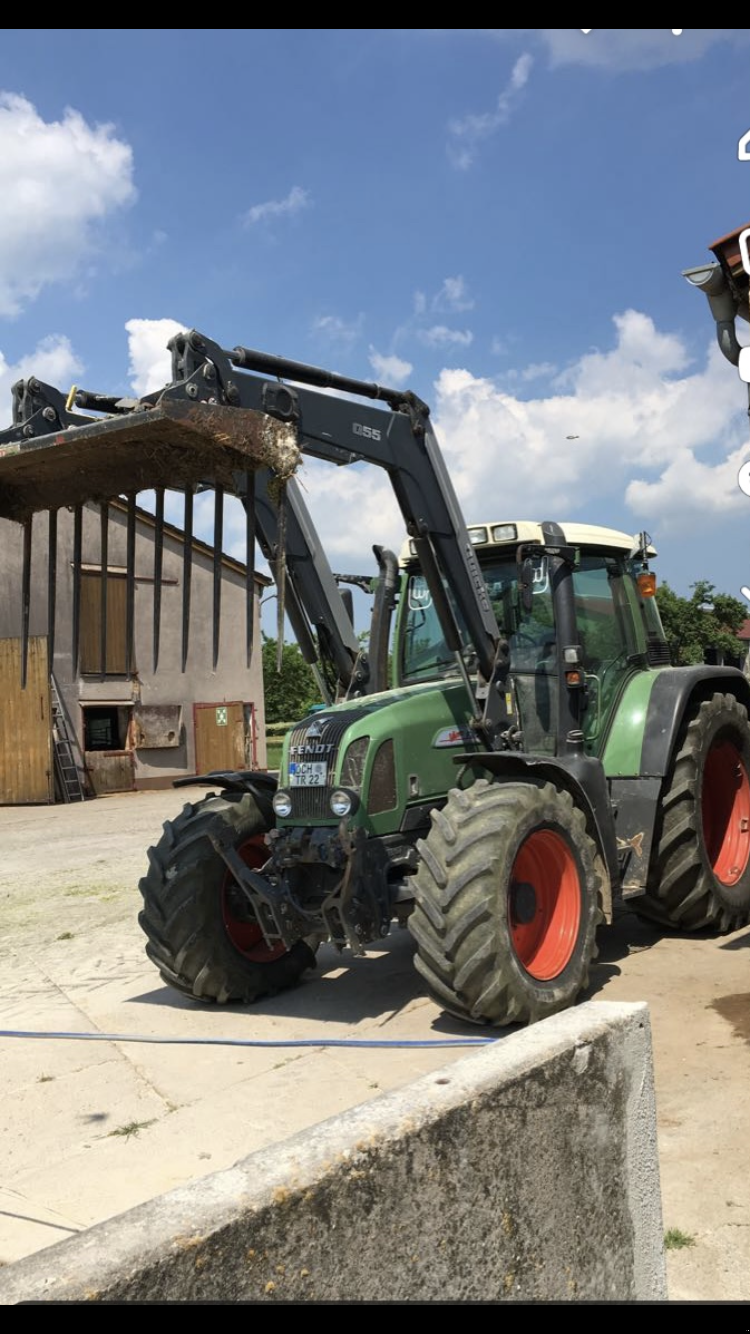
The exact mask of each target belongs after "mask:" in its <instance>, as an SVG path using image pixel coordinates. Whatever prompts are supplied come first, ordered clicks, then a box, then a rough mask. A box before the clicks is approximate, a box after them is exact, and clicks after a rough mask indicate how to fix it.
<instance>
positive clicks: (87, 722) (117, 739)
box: [83, 704, 130, 752]
mask: <svg viewBox="0 0 750 1334" xmlns="http://www.w3.org/2000/svg"><path fill="white" fill-rule="evenodd" d="M129 727H130V708H129V707H127V706H123V705H118V704H102V705H96V706H92V705H90V704H89V705H86V706H85V707H84V710H83V748H84V750H86V751H88V752H92V751H122V750H127V749H128V730H129Z"/></svg>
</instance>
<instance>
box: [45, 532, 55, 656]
mask: <svg viewBox="0 0 750 1334" xmlns="http://www.w3.org/2000/svg"><path fill="white" fill-rule="evenodd" d="M48 545H49V557H48V560H49V563H48V566H47V657H48V660H49V670H50V675H51V674H52V672H53V671H54V665H55V615H56V611H57V510H50V512H49V544H48Z"/></svg>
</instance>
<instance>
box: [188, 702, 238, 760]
mask: <svg viewBox="0 0 750 1334" xmlns="http://www.w3.org/2000/svg"><path fill="white" fill-rule="evenodd" d="M194 716H195V768H196V773H199V774H210V773H213V772H215V771H221V770H224V769H229V770H237V769H245V768H246V767H247V766H246V763H245V706H244V704H196V705H195V711H194Z"/></svg>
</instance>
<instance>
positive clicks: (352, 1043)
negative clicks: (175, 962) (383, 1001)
mask: <svg viewBox="0 0 750 1334" xmlns="http://www.w3.org/2000/svg"><path fill="white" fill-rule="evenodd" d="M0 1038H26V1039H27V1040H29V1041H33V1042H44V1041H48V1042H137V1043H142V1044H145V1045H152V1046H159V1047H254V1048H260V1049H261V1050H289V1049H297V1048H318V1049H320V1048H328V1047H335V1048H348V1049H352V1050H356V1051H375V1050H379V1051H404V1050H405V1051H429V1050H438V1049H440V1048H443V1049H452V1048H460V1047H488V1046H491V1044H492V1043H493V1042H496V1041H497V1039H496V1038H412V1039H407V1038H404V1039H402V1040H398V1039H390V1040H388V1039H385V1038H382V1039H381V1038H292V1039H288V1040H285V1041H281V1040H279V1041H273V1040H272V1041H261V1040H260V1039H257V1038H160V1037H144V1036H142V1035H140V1034H134V1033H42V1032H38V1033H37V1032H24V1031H22V1030H21V1029H13V1028H0Z"/></svg>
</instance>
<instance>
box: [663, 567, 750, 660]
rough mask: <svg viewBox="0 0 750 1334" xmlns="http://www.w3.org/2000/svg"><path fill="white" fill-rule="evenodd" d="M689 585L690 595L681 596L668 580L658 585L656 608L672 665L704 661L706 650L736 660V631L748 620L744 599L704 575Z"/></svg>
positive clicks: (737, 651) (739, 653) (737, 656)
mask: <svg viewBox="0 0 750 1334" xmlns="http://www.w3.org/2000/svg"><path fill="white" fill-rule="evenodd" d="M691 589H692V597H689V598H682V597H680V596H679V595H678V594H677V593H675V592H674V591H673V590H672V589H671V588H670V587H669V584H662V585H661V587H660V589H659V594H658V599H657V601H658V603H659V611H660V612H661V619H662V623H663V625H664V632H665V634H666V637H667V642H668V644H669V648H670V652H671V654H672V662H673V663H674V665H675V667H691V666H695V665H698V664H700V663H702V662H705V661H706V655H707V652H708V651H709V650H713V651H715V652H718V653H719V654H720V655H721V658H723V659H726V660H730V659H731V660H734V661H736V660H737V659H739V657H740V656H741V647H740V644H739V642H738V636H739V632H740V630H741V629H742V627H743V625H744V624H745V621H746V620H747V607H746V606H745V604H744V602H740V600H739V598H733V597H730V595H729V594H728V593H717V592H716V589H715V588H714V585H713V584H710V583H708V581H707V580H705V579H702V580H701V581H700V582H699V583H697V584H692V585H691Z"/></svg>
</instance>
